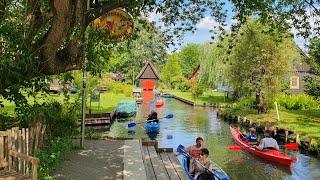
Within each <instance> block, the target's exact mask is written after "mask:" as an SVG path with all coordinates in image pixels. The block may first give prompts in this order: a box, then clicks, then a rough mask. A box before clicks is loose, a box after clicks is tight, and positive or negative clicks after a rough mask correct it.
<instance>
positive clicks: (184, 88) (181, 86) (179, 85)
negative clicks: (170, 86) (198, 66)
mask: <svg viewBox="0 0 320 180" xmlns="http://www.w3.org/2000/svg"><path fill="white" fill-rule="evenodd" d="M176 86H177V88H178V89H179V90H180V91H182V92H186V91H188V90H189V89H190V85H189V84H188V81H187V80H184V79H183V80H181V81H180V82H179V83H177V84H176Z"/></svg>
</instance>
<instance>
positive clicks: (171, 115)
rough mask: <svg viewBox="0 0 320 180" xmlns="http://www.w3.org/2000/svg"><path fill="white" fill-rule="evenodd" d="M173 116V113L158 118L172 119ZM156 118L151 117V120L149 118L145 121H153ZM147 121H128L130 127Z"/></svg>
mask: <svg viewBox="0 0 320 180" xmlns="http://www.w3.org/2000/svg"><path fill="white" fill-rule="evenodd" d="M171 118H173V114H168V115H166V116H165V117H161V118H158V119H171ZM153 120H154V119H151V120H148V121H145V122H150V121H153ZM145 122H138V123H136V122H129V123H128V127H129V128H130V127H134V126H136V125H137V124H142V123H145Z"/></svg>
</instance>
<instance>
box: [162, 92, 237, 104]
mask: <svg viewBox="0 0 320 180" xmlns="http://www.w3.org/2000/svg"><path fill="white" fill-rule="evenodd" d="M165 92H168V93H171V94H173V95H175V96H178V97H181V98H184V99H187V100H189V101H192V102H195V103H196V104H200V105H202V104H204V103H206V104H220V105H225V104H228V103H230V102H231V100H230V99H225V97H224V93H221V92H215V91H208V92H205V93H203V95H201V96H200V97H198V98H196V99H194V98H193V97H192V94H191V92H181V91H177V90H168V91H165Z"/></svg>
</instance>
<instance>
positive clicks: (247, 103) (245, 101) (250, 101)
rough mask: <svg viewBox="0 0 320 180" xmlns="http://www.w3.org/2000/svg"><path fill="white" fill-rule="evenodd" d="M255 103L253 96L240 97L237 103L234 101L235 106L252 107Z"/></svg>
mask: <svg viewBox="0 0 320 180" xmlns="http://www.w3.org/2000/svg"><path fill="white" fill-rule="evenodd" d="M255 104H256V99H255V97H248V98H241V99H240V100H239V101H238V102H237V103H235V106H236V107H249V108H253V107H254V106H255Z"/></svg>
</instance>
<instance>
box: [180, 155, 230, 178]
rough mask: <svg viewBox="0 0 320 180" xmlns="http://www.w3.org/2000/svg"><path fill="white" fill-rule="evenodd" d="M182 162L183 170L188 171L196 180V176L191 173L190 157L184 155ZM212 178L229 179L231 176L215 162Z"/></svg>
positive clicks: (190, 176)
mask: <svg viewBox="0 0 320 180" xmlns="http://www.w3.org/2000/svg"><path fill="white" fill-rule="evenodd" d="M181 161H182V162H181V164H182V167H183V170H184V171H185V172H186V173H187V175H188V176H189V179H190V180H194V176H193V175H192V174H190V173H189V164H188V163H189V162H188V157H187V156H185V155H183V156H182V159H181ZM212 173H213V176H212V180H229V176H228V175H227V174H226V173H225V172H224V171H223V170H222V169H221V168H220V167H219V166H218V165H216V164H215V166H214V168H213V169H212Z"/></svg>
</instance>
